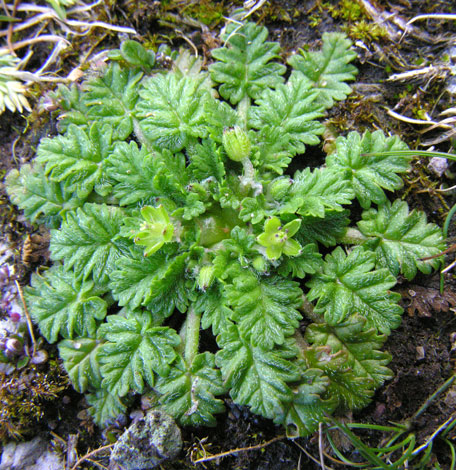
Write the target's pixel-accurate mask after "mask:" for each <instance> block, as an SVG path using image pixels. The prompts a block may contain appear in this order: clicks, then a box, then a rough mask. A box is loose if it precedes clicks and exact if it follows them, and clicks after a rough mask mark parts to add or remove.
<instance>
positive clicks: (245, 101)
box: [237, 95, 250, 130]
mask: <svg viewBox="0 0 456 470" xmlns="http://www.w3.org/2000/svg"><path fill="white" fill-rule="evenodd" d="M249 108H250V97H249V96H248V95H245V96H244V98H242V100H241V101H239V104H238V106H237V111H238V115H239V117H240V118H241V122H242V127H243V128H244V129H245V130H247V122H248V115H249Z"/></svg>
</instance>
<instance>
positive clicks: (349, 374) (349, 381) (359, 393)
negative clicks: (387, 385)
mask: <svg viewBox="0 0 456 470" xmlns="http://www.w3.org/2000/svg"><path fill="white" fill-rule="evenodd" d="M304 356H305V358H306V361H307V366H308V367H309V368H315V369H320V370H321V371H322V372H323V373H324V375H326V376H327V377H328V379H329V385H328V388H327V389H326V393H325V395H324V399H325V400H328V401H329V403H331V404H333V406H334V407H337V408H339V409H341V410H356V409H359V408H362V407H364V406H366V405H367V404H368V403H369V402H370V400H371V398H372V396H373V395H374V381H373V380H372V378H371V377H367V376H365V375H361V376H359V375H357V374H356V373H355V372H354V371H353V370H352V369H351V368H350V367H349V357H348V352H347V351H346V350H342V349H341V350H339V351H338V352H336V353H333V352H332V351H331V348H330V347H329V346H315V345H314V346H312V347H309V348H308V349H307V350H306V351H305V353H304Z"/></svg>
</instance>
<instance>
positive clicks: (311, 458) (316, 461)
mask: <svg viewBox="0 0 456 470" xmlns="http://www.w3.org/2000/svg"><path fill="white" fill-rule="evenodd" d="M293 443H294V444H295V445H296V446H298V448H299V449H300V450H301V451H302V452H304V454H305V455H306V456H307V457H308V458H309V459H310V460H312V461H313V462H315V463H316V464H317V465H320V462H319V461H318V460H317V459H316V458H315V457H314V456H313V455H312V454H310V453H309V452H307V450H306V449H304V447H302V446H301V445H300V444H298V443H297V442H296V441H293ZM326 470H334V469H333V468H332V467H328V466H326Z"/></svg>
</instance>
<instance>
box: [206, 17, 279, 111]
mask: <svg viewBox="0 0 456 470" xmlns="http://www.w3.org/2000/svg"><path fill="white" fill-rule="evenodd" d="M267 36H268V31H267V29H266V28H265V27H263V26H257V25H256V24H255V23H246V24H244V25H242V26H239V25H237V24H234V23H231V24H230V25H228V26H227V28H226V32H225V36H224V38H225V40H226V43H227V46H226V47H220V48H218V49H213V50H212V56H213V57H214V58H215V59H217V62H215V63H214V64H212V65H210V66H209V72H210V74H211V77H212V80H214V81H215V82H217V83H221V85H220V87H219V92H220V94H221V95H222V97H223V98H225V99H226V100H229V101H230V102H231V104H237V103H239V102H240V101H241V100H242V99H244V98H246V97H249V98H252V99H257V98H259V97H260V95H261V93H262V92H263V90H265V89H267V88H274V87H276V86H277V85H278V84H279V83H282V81H283V79H282V77H281V75H283V74H284V73H285V70H286V69H285V67H284V66H283V65H282V64H279V63H277V62H272V61H273V60H274V59H276V58H277V57H278V52H279V50H280V45H279V44H278V43H276V42H269V41H266V38H267Z"/></svg>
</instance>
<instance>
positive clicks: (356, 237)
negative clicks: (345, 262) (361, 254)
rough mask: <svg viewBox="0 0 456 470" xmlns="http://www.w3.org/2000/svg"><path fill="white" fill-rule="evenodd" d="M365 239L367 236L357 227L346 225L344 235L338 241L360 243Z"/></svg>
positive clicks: (349, 243) (352, 243)
mask: <svg viewBox="0 0 456 470" xmlns="http://www.w3.org/2000/svg"><path fill="white" fill-rule="evenodd" d="M366 240H367V237H365V236H364V235H363V234H362V233H361V232H360V231H359V230H358V229H357V228H354V227H348V228H347V231H346V232H345V235H344V236H343V237H342V239H341V240H340V241H341V242H342V243H345V244H346V245H361V243H363V242H365V241H366Z"/></svg>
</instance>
